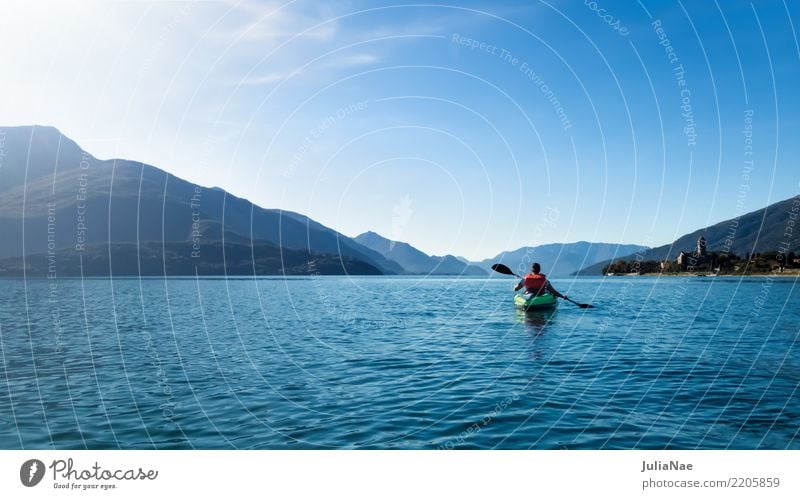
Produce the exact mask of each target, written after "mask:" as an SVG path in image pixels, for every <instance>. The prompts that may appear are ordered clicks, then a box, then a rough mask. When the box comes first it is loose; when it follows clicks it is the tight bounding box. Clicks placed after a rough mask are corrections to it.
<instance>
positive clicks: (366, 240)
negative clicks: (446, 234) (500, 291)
mask: <svg viewBox="0 0 800 499" xmlns="http://www.w3.org/2000/svg"><path fill="white" fill-rule="evenodd" d="M355 240H356V242H358V243H360V244H362V245H364V246H366V247H367V248H370V249H372V250H375V251H377V252H378V253H380V254H381V255H383V257H384V258H386V259H388V260H392V261H395V262H397V263H399V264H400V265H401V266H402V267H403V268H404V269H405V270H406V272H407V273H409V274H431V275H454V274H459V275H460V274H463V275H472V276H481V275H483V276H485V275H487V272H486V271H485V270H484V269H482V268H480V267H478V266H476V265H472V264H470V263H469V262H467V261H465V260H464V259H460V258H458V257H455V256H453V255H445V256H429V255H427V254H425V253H423V252H422V251H420V250H418V249H417V248H415V247H413V246H411V245H410V244H408V243H404V242H399V241H391V240H389V239H386V238H385V237H383V236H381V235H379V234H376V233H375V232H372V231H370V232H365V233H363V234H360V235H358V236H356V237H355Z"/></svg>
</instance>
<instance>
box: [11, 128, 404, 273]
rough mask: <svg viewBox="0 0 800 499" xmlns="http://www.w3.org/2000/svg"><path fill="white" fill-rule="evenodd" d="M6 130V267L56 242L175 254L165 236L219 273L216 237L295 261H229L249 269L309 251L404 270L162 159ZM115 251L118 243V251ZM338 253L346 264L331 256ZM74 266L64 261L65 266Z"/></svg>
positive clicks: (81, 249)
mask: <svg viewBox="0 0 800 499" xmlns="http://www.w3.org/2000/svg"><path fill="white" fill-rule="evenodd" d="M0 137H2V139H3V163H2V169H1V170H0V233H2V234H6V235H12V236H11V237H4V238H0V258H5V259H9V260H8V261H2V263H0V267H3V268H6V269H7V272H8V270H9V269H12V268H20V262H18V261H16V262H15V259H20V258H22V257H23V256H25V257H31V258H32V259H35V258H34V257H36V256H37V255H38V256H39V261H41V260H42V258H43V256H44V255H46V254H47V253H48V252H50V253H53V252H57V253H59V255H58V256H59V259H58V261H59V262H62V263H66V262H67V261H69V258H70V257H69V256H68V255H73V254H74V255H75V256H77V255H80V254H82V253H87V254H91V255H99V254H102V253H103V251H102V249H103V248H105V249H108V248H112V249H115V250H116V249H121V248H124V247H126V246H125V245H134V246H139V247H140V250H141V251H142V252H144V253H145V254H144V255H140V258H142V259H143V260H148V259H156V260H167V259H168V258H167V256H168V253H167V249H166V246H164V247H160V246H159V245H152V244H144V243H162V244H163V245H170V248H171V250H174V251H177V252H178V253H179V254H180V255H181V256H182V257H185V258H191V259H192V260H194V261H195V262H196V263H197V265H198V269H197V272H199V273H205V272H206V271H208V272H211V273H212V274H215V273H216V272H215V271H214V270H213V268H212V267H213V266H222V267H225V266H226V263H227V262H225V261H224V260H219V261H216V262H215V263H214V265H212V266H211V267H209V262H210V260H213V258H211V257H213V255H214V251H215V250H214V248H213V246H214V245H215V246H217V247H219V248H220V249H222V248H223V247H227V246H229V245H246V246H248V247H252V248H253V252H254V253H259V252H260V253H259V254H261V255H268V254H269V255H271V257H270V258H273V257H277V258H278V259H279V260H280V259H281V258H284V259H287V260H288V261H289V262H291V265H290V266H288V267H285V266H283V265H274V264H269V265H267V266H266V267H263V268H259V267H258V266H255V262H254V261H251V262H250V263H251V265H250V266H249V267H248V266H247V265H244V266H243V267H242V265H241V264H236V265H232V266H230V268H231V270H232V271H233V273H234V274H236V271H235V269H240V270H241V271H242V272H244V273H245V274H253V273H254V272H255V273H257V274H258V273H268V274H272V273H296V272H297V271H298V270H299V269H300V267H302V265H301V266H298V264H297V262H298V261H299V260H302V259H303V258H305V259H306V260H305V261H306V262H308V261H313V260H314V259H317V260H319V261H324V262H326V263H325V265H322V266H319V265H317V266H316V268H317V271H318V272H321V273H322V272H323V270H324V273H334V274H337V273H338V274H345V273H368V274H376V273H377V274H401V273H404V269H403V268H402V267H401V266H400V265H398V264H397V263H396V262H393V261H390V260H387V259H386V258H384V257H383V256H381V255H380V254H379V253H377V252H375V251H373V250H371V249H369V248H366V247H364V246H362V245H360V244H358V243H357V242H355V241H353V240H352V239H350V238H349V237H347V236H344V235H343V234H340V233H338V232H336V231H335V230H333V229H330V228H328V227H325V226H323V225H321V224H319V223H317V222H315V221H313V220H311V219H309V218H307V217H305V216H303V215H300V214H298V213H292V212H287V211H282V210H274V209H264V208H261V207H259V206H256V205H254V204H253V203H251V202H249V201H247V200H246V199H242V198H239V197H236V196H233V195H231V194H229V193H227V192H225V191H224V190H222V189H218V188H203V187H200V186H198V185H195V184H192V183H190V182H187V181H185V180H182V179H180V178H177V177H175V176H172V175H170V174H168V173H166V172H164V171H163V170H160V169H158V168H156V167H154V166H150V165H146V164H142V163H138V162H135V161H128V160H120V159H111V160H99V159H97V158H95V157H93V156H92V155H91V154H89V153H87V152H85V151H83V150H82V149H81V148H80V147H79V146H78V145H77V144H76V143H75V142H73V141H72V140H70V139H69V138H67V137H65V136H64V135H62V134H61V133H60V132H59V131H58V130H56V129H55V128H52V127H43V126H32V127H2V128H0ZM195 247H196V248H195ZM235 249H236V248H233V247H232V248H231V250H232V251H233V250H235ZM205 250H208V254H207V255H206V256H205V257H204V256H203V254H204V252H205ZM153 252H155V253H156V254H153ZM193 252H194V253H195V254H194V257H193ZM234 252H235V251H234ZM225 253H226V252H224V251H222V253H221V254H225ZM114 256H115V255H114V253H113V252H112V254H111V256H110V258H111V259H114ZM226 256H227V255H226ZM119 257H121V255H120V256H119ZM253 258H254V259H257V258H256V257H255V255H254V257H253ZM190 261H191V260H190ZM333 261H339V265H338V266H336V265H331V262H333ZM240 263H241V262H240ZM162 267H163V266H162ZM166 268H169V266H166ZM290 269H294V270H293V271H292V270H290ZM74 270H75V269H74V268H72V267H67V268H64V269H59V271H60V273H61V275H72V274H74ZM111 270H113V269H112V268H110V267H109V271H108V272H107V273H109V272H110V271H111ZM193 270H194V269H193ZM191 273H192V274H194V273H195V272H194V271H192V272H191ZM157 274H163V268H162V271H161V272H157ZM7 275H8V274H7Z"/></svg>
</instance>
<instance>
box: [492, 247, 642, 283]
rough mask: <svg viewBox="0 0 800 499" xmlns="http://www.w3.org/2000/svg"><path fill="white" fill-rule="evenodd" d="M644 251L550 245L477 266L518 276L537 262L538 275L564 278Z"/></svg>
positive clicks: (639, 248) (508, 254) (508, 255)
mask: <svg viewBox="0 0 800 499" xmlns="http://www.w3.org/2000/svg"><path fill="white" fill-rule="evenodd" d="M642 249H647V247H646V246H639V245H636V244H613V243H589V242H586V241H579V242H577V243H553V244H543V245H541V246H533V247H528V246H526V247H522V248H519V249H517V250H514V251H507V252H504V253H500V254H499V255H497V256H495V257H494V258H487V259H486V260H483V261H482V262H480V263H479V265H480V266H481V267H483V268H486V269H490V268H491V265H492V264H494V263H503V264H505V265H507V266H508V267H510V268H511V269H512V270H513V271H515V272H516V273H518V274H520V275H522V274H525V273H526V272H529V271H530V268H531V264H533V263H534V262H538V263H539V264H540V265H541V266H542V272H543V273H545V274H547V275H548V276H553V277H558V276H568V275H571V274H572V273H574V272H576V271H578V270H580V269H582V268H584V267H586V266H587V265H591V264H594V263H597V262H600V261H604V260H608V259H610V258H616V257H617V256H622V255H630V254H632V253H635V252H636V251H640V250H642Z"/></svg>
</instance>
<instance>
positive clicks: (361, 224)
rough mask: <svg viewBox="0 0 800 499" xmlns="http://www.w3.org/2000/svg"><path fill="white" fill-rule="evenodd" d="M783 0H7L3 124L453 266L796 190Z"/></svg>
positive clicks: (690, 224) (737, 210)
mask: <svg viewBox="0 0 800 499" xmlns="http://www.w3.org/2000/svg"><path fill="white" fill-rule="evenodd" d="M797 30H800V2H785V3H784V2H781V1H774V2H772V1H771V2H753V3H750V2H742V1H724V2H722V1H716V2H713V1H710V2H688V1H684V2H663V1H655V0H642V1H640V2H635V1H626V2H616V1H608V0H599V1H596V2H595V1H556V0H552V1H549V2H536V1H531V2H497V1H492V2H488V1H484V2H474V1H473V2H446V3H436V4H430V5H420V4H416V5H415V4H409V3H402V2H395V1H337V2H319V1H300V0H299V1H288V2H287V1H255V0H203V1H162V2H149V1H138V0H137V1H113V0H104V1H69V0H67V1H63V0H58V1H55V0H54V1H37V0H21V1H17V0H11V1H10V2H4V4H3V12H2V16H0V47H4V50H3V54H2V56H0V75H2V76H1V77H0V100H1V101H2V105H0V125H29V124H42V125H52V126H55V127H57V128H58V129H60V130H61V131H62V132H63V133H64V134H66V135H67V136H69V137H70V138H72V139H73V140H75V141H76V142H78V144H80V145H81V146H82V147H83V148H84V149H86V150H87V151H89V152H91V153H92V154H93V155H94V156H96V157H98V158H102V159H110V158H126V159H132V160H137V161H142V162H145V163H149V164H152V165H155V166H157V167H159V168H161V169H164V170H166V171H168V172H170V173H171V174H173V175H176V176H178V177H181V178H184V179H186V180H190V181H192V182H196V183H199V184H201V185H204V186H208V187H212V186H217V187H221V188H224V189H226V190H228V191H229V192H230V193H232V194H235V195H237V196H240V197H244V198H247V199H249V200H251V201H253V202H254V203H256V204H258V205H260V206H263V207H265V208H279V209H283V210H291V211H296V212H300V213H302V214H305V215H307V216H309V217H311V218H313V219H315V220H317V221H318V222H320V223H322V224H324V225H327V226H329V227H331V228H333V229H336V230H338V231H340V232H342V233H343V234H345V235H348V236H356V235H358V234H360V233H362V232H365V231H367V230H373V231H375V232H378V233H379V234H382V235H384V236H386V237H389V238H391V239H394V240H400V241H405V242H409V243H411V244H412V245H414V246H416V247H418V248H419V249H421V250H423V251H425V252H427V253H429V254H437V255H442V254H448V253H449V254H456V255H461V256H465V257H467V258H470V259H472V260H479V259H483V258H488V257H492V256H494V255H496V254H497V253H499V252H501V251H503V250H513V249H516V248H519V247H521V246H526V245H537V244H544V243H553V242H574V241H580V240H586V241H595V242H622V243H633V244H643V245H647V246H657V245H661V244H666V243H670V242H671V241H673V240H674V239H676V238H677V237H679V236H681V235H683V234H685V233H687V232H690V231H692V230H695V229H698V228H701V227H704V226H706V225H710V224H713V223H716V222H719V221H722V220H725V219H728V218H733V217H736V216H738V215H741V214H744V213H746V212H749V211H753V210H756V209H759V208H762V207H764V206H766V205H768V204H771V203H773V202H776V201H779V200H782V199H786V198H789V197H791V196H793V195H796V194H798V192H800V167H798V157H799V156H798V154H799V153H800V148H799V146H798V142H799V141H798V139H799V138H800V133H798V132H799V131H800V129H799V128H798V117H800V97H798V92H797V82H798V81H800V47H799V46H798V37H797Z"/></svg>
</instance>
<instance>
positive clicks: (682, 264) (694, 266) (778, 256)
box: [602, 236, 800, 277]
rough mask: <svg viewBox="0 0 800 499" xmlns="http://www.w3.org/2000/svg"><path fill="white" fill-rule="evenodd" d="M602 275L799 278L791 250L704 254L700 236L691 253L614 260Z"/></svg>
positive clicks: (799, 267)
mask: <svg viewBox="0 0 800 499" xmlns="http://www.w3.org/2000/svg"><path fill="white" fill-rule="evenodd" d="M602 274H603V275H606V276H631V275H663V276H701V277H718V276H719V277H723V276H725V277H742V276H775V277H781V276H784V277H797V276H800V256H798V255H796V254H795V253H794V252H793V251H790V252H786V251H781V250H778V251H767V252H761V253H752V254H750V253H746V254H745V256H744V257H740V256H738V255H736V254H733V253H730V252H724V251H706V240H705V238H704V237H702V236H700V238H699V239H698V240H697V246H696V247H695V250H694V251H693V252H691V253H689V252H686V251H681V252H680V253H679V254H678V256H677V258H675V259H674V260H670V259H666V260H663V261H662V260H644V259H642V258H640V257H638V256H637V258H634V259H633V260H617V261H614V262H612V263H609V264H608V265H606V266H604V267H603V269H602Z"/></svg>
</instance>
